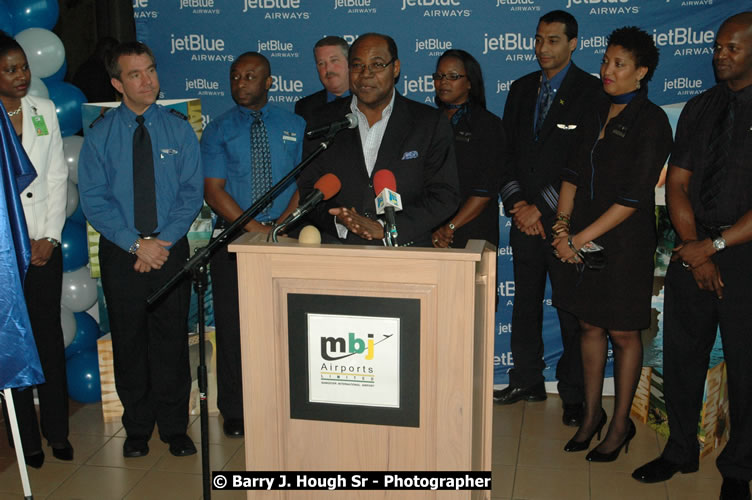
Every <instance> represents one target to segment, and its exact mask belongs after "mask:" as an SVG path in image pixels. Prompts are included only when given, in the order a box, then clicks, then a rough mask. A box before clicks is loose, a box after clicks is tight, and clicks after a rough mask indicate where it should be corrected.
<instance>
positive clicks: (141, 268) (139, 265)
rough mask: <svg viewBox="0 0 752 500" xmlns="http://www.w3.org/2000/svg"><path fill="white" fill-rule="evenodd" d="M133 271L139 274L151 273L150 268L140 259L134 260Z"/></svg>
mask: <svg viewBox="0 0 752 500" xmlns="http://www.w3.org/2000/svg"><path fill="white" fill-rule="evenodd" d="M133 269H135V270H136V272H139V273H148V272H149V271H151V266H150V265H149V264H147V263H146V262H144V261H143V260H141V259H136V263H135V264H133Z"/></svg>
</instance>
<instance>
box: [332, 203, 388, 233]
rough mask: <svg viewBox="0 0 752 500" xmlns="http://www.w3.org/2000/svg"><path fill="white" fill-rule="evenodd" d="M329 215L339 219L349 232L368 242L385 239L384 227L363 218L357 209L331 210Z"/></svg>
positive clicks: (340, 208)
mask: <svg viewBox="0 0 752 500" xmlns="http://www.w3.org/2000/svg"><path fill="white" fill-rule="evenodd" d="M329 213H330V214H332V215H334V216H335V217H337V220H338V221H339V223H340V224H342V225H343V226H345V227H346V228H347V230H348V231H350V232H351V233H353V234H357V235H358V236H360V237H361V238H363V239H366V240H381V239H384V227H383V226H382V225H381V224H379V223H378V222H377V221H375V220H373V219H369V218H368V217H363V216H362V215H360V214H359V213H358V212H357V211H356V210H355V208H345V207H339V208H330V209H329Z"/></svg>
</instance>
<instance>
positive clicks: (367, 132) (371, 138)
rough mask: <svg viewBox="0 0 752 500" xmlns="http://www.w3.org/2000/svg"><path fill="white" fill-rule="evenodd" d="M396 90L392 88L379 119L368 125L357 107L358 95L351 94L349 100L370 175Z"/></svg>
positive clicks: (387, 122)
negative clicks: (350, 99) (356, 119)
mask: <svg viewBox="0 0 752 500" xmlns="http://www.w3.org/2000/svg"><path fill="white" fill-rule="evenodd" d="M396 93H397V91H396V90H394V89H392V99H391V100H390V101H389V104H388V105H387V106H386V107H385V108H384V110H383V111H382V112H381V119H380V120H379V121H377V122H376V123H374V124H373V126H369V125H368V118H366V115H364V114H363V112H362V111H360V109H359V108H358V97H357V96H356V95H353V98H352V101H351V102H350V110H351V111H352V112H353V113H355V115H356V116H357V117H358V132H360V145H361V146H362V147H363V159H364V160H365V162H366V170H367V171H368V176H369V177H370V176H371V174H372V173H373V167H374V166H375V165H376V158H378V156H379V148H380V147H381V140H382V139H383V138H384V132H386V127H387V125H388V124H389V117H391V116H392V110H393V109H394V97H395V95H396Z"/></svg>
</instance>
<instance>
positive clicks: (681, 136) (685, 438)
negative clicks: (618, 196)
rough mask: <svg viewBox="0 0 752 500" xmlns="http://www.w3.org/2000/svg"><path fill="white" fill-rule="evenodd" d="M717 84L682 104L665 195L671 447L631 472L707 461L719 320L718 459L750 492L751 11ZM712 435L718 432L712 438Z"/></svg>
mask: <svg viewBox="0 0 752 500" xmlns="http://www.w3.org/2000/svg"><path fill="white" fill-rule="evenodd" d="M713 66H714V68H715V74H716V79H717V80H718V84H717V85H716V86H715V87H713V88H711V89H709V90H708V91H706V92H705V93H703V94H701V95H699V96H697V97H695V98H693V99H692V100H690V101H689V102H688V103H687V105H686V106H685V107H684V110H683V111H682V114H681V117H680V118H679V124H678V126H677V130H676V141H675V143H674V150H673V152H672V154H671V159H670V161H669V172H668V182H667V188H666V198H667V202H668V208H669V213H670V215H671V221H672V222H673V224H674V228H675V229H676V234H677V244H676V247H675V248H674V256H673V258H672V262H671V264H670V265H669V268H668V271H667V274H666V292H665V293H666V295H665V307H664V314H665V316H664V328H665V330H664V333H663V352H664V364H663V365H664V386H663V388H664V396H665V399H666V410H667V413H668V424H669V429H670V431H671V435H670V437H669V440H668V443H667V444H666V447H665V449H664V450H663V454H662V455H661V456H660V457H659V458H657V459H656V460H653V461H652V462H649V463H648V464H645V465H643V466H642V467H640V468H638V469H637V470H635V471H634V473H633V474H632V477H634V478H635V479H637V480H638V481H642V482H645V483H654V482H659V481H665V480H667V479H669V478H670V477H671V476H673V475H674V474H675V473H677V472H682V473H688V472H694V471H696V470H697V468H698V459H699V444H698V441H697V424H698V418H699V415H700V409H701V408H702V394H703V386H704V383H705V374H706V371H707V369H708V361H709V356H710V351H711V349H712V347H713V343H714V341H715V337H716V332H717V330H718V327H719V325H720V331H721V339H722V340H723V352H724V356H725V359H726V367H727V372H728V395H729V396H728V397H729V413H730V416H731V426H730V431H731V432H730V437H729V441H728V443H727V444H726V447H725V448H724V449H723V451H722V452H721V454H720V455H719V456H718V459H717V461H716V464H717V466H718V469H719V470H720V472H721V475H722V476H723V485H722V487H721V496H720V498H721V499H722V500H729V499H748V498H750V493H749V481H750V479H752V370H750V368H749V365H748V363H749V362H750V359H752V342H750V338H751V337H750V335H752V308H751V307H750V300H749V297H750V295H752V166H751V165H752V163H751V162H752V138H750V125H752V12H743V13H741V14H737V15H735V16H732V17H730V18H729V19H727V20H726V21H724V22H723V24H722V25H721V27H720V29H719V30H718V34H717V36H716V41H715V47H714V52H713ZM710 439H712V437H710Z"/></svg>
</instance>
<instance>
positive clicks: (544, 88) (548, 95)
mask: <svg viewBox="0 0 752 500" xmlns="http://www.w3.org/2000/svg"><path fill="white" fill-rule="evenodd" d="M552 102H554V90H553V89H552V88H551V84H550V83H548V82H542V83H541V100H540V104H539V105H538V116H537V118H536V119H535V140H536V141H537V140H538V134H540V131H541V128H543V122H544V121H545V120H546V115H547V114H548V110H549V109H550V108H551V103H552Z"/></svg>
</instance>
